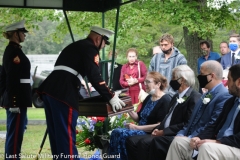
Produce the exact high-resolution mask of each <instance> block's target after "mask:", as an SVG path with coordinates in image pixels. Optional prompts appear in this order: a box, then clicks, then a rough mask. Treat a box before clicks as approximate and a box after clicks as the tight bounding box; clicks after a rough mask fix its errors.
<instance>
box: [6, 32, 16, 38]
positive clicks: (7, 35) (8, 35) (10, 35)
mask: <svg viewBox="0 0 240 160" xmlns="http://www.w3.org/2000/svg"><path fill="white" fill-rule="evenodd" d="M14 33H15V31H11V32H3V37H5V38H6V39H11V38H12V37H13V35H14Z"/></svg>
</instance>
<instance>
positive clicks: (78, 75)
mask: <svg viewBox="0 0 240 160" xmlns="http://www.w3.org/2000/svg"><path fill="white" fill-rule="evenodd" d="M54 70H55V71H56V70H64V71H68V72H70V73H72V74H74V75H75V76H77V77H78V79H79V80H80V81H82V79H83V78H82V76H81V74H79V73H78V72H77V71H75V70H74V69H72V68H70V67H67V66H55V67H54Z"/></svg>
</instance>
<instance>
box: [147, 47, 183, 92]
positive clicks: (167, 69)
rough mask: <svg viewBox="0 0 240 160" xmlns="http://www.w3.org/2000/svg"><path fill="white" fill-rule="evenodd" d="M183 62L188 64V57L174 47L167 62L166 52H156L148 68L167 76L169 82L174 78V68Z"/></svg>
mask: <svg viewBox="0 0 240 160" xmlns="http://www.w3.org/2000/svg"><path fill="white" fill-rule="evenodd" d="M183 64H187V60H186V58H185V57H184V55H183V54H181V52H180V51H179V50H178V49H177V48H176V47H174V50H173V53H172V55H171V56H170V57H169V58H168V60H167V61H166V62H165V54H164V53H158V54H155V55H154V56H153V58H152V59H151V62H150V65H149V69H148V70H149V72H151V71H156V72H159V73H161V74H162V75H163V76H165V77H166V78H167V80H168V82H170V80H171V78H172V69H173V68H175V67H176V66H179V65H183ZM169 89H170V88H169ZM171 90H172V89H171Z"/></svg>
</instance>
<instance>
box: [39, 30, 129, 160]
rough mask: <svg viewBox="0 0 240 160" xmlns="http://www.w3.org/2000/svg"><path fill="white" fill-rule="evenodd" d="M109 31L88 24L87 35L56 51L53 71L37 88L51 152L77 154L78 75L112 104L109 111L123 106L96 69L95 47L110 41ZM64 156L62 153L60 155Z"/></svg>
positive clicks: (97, 60)
mask: <svg viewBox="0 0 240 160" xmlns="http://www.w3.org/2000/svg"><path fill="white" fill-rule="evenodd" d="M113 33H114V32H113V31H110V30H107V29H104V28H100V27H97V26H93V27H91V32H90V33H89V35H88V37H87V38H86V39H83V40H79V41H76V42H74V43H72V44H70V45H68V46H67V47H66V48H64V49H63V51H62V52H61V53H60V55H59V57H58V59H57V61H56V63H55V67H54V71H53V72H52V73H51V74H50V75H49V76H48V77H47V78H46V79H45V81H44V82H43V83H42V84H41V86H40V87H39V89H38V93H40V95H41V97H42V100H43V102H44V107H45V112H46V120H47V128H48V134H49V139H50V145H51V150H52V154H53V155H59V156H61V155H62V153H64V155H73V157H74V159H79V158H77V155H78V151H77V148H76V146H75V142H76V123H77V118H78V111H77V108H78V102H79V88H80V85H81V84H80V80H82V77H85V76H87V78H88V80H89V82H90V83H91V84H92V86H93V87H94V88H95V89H96V90H97V91H98V93H99V94H101V95H102V96H103V98H105V100H106V101H109V103H110V104H111V105H112V108H113V111H115V112H116V110H119V109H121V108H122V106H124V105H125V104H124V102H123V101H122V100H120V99H119V98H118V94H114V93H112V92H111V91H110V90H109V88H108V87H107V84H106V82H105V81H104V80H103V79H102V77H101V74H100V69H99V59H100V58H99V50H100V49H102V48H104V47H105V44H107V45H108V44H110V43H109V41H108V39H109V37H110V36H111V35H112V34H113ZM62 158H63V159H64V156H62Z"/></svg>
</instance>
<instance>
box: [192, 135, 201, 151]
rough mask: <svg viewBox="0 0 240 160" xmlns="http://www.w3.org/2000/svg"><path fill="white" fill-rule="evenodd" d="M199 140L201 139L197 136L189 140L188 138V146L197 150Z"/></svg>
mask: <svg viewBox="0 0 240 160" xmlns="http://www.w3.org/2000/svg"><path fill="white" fill-rule="evenodd" d="M199 141H201V139H200V138H199V137H193V138H192V139H191V140H190V144H189V145H190V147H191V148H192V149H195V150H198V147H199V146H198V144H199Z"/></svg>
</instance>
